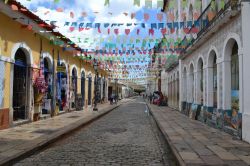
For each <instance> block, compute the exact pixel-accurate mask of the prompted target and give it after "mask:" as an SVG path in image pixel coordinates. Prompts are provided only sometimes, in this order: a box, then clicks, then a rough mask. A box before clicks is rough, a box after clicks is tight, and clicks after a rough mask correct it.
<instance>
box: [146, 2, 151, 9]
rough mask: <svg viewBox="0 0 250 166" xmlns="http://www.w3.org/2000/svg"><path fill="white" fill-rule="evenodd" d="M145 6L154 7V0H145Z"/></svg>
mask: <svg viewBox="0 0 250 166" xmlns="http://www.w3.org/2000/svg"><path fill="white" fill-rule="evenodd" d="M145 7H146V8H149V9H151V8H152V0H145Z"/></svg>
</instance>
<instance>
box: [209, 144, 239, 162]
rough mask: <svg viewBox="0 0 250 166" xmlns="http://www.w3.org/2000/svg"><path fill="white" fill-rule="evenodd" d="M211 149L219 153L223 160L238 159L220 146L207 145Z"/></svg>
mask: <svg viewBox="0 0 250 166" xmlns="http://www.w3.org/2000/svg"><path fill="white" fill-rule="evenodd" d="M207 147H208V148H209V149H210V150H211V151H213V152H214V153H215V154H216V155H218V156H219V157H220V158H221V159H222V160H238V158H237V157H236V156H235V155H233V154H232V153H230V152H228V151H226V150H225V149H223V148H221V147H220V146H207Z"/></svg>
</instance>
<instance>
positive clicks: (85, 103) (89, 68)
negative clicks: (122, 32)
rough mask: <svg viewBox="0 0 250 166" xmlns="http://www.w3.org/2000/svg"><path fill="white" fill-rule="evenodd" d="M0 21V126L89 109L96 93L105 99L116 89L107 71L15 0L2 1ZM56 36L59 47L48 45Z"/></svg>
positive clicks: (99, 100)
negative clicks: (82, 55) (80, 54)
mask: <svg viewBox="0 0 250 166" xmlns="http://www.w3.org/2000/svg"><path fill="white" fill-rule="evenodd" d="M13 5H14V6H15V10H13ZM16 8H17V9H16ZM0 20H1V27H0V129H5V128H8V127H11V126H15V125H19V124H23V123H27V122H32V121H36V120H39V119H43V118H46V117H51V116H55V115H58V114H61V113H64V112H69V111H74V110H83V108H89V107H91V106H92V105H93V102H94V100H95V98H94V97H95V94H96V96H97V97H98V99H97V100H98V102H100V103H103V102H107V100H108V97H109V96H110V95H111V94H110V93H112V89H113V90H114V89H115V87H114V86H113V85H112V84H111V83H110V81H111V80H110V79H109V78H108V76H109V75H108V72H107V71H106V70H104V69H100V68H98V69H97V70H94V67H93V63H91V61H86V60H83V59H82V58H80V57H79V56H78V55H77V54H76V53H77V52H78V53H79V51H81V49H80V48H78V47H77V46H76V45H75V44H74V43H72V42H71V41H70V40H69V39H67V38H66V37H65V36H63V35H62V34H60V33H59V32H54V31H53V27H52V25H48V24H46V23H45V22H44V21H43V20H41V19H40V18H39V17H38V16H36V15H34V14H33V13H32V12H30V11H29V10H28V9H26V8H25V7H24V6H22V5H21V4H20V3H18V2H16V1H14V0H12V1H8V3H7V4H5V3H4V2H3V1H1V2H0ZM42 32H48V33H42ZM58 37H59V38H60V40H61V41H60V43H65V44H64V45H63V46H59V45H54V44H52V42H51V40H50V39H51V38H58ZM97 63H98V62H97ZM97 73H98V74H97ZM109 84H110V85H109ZM109 89H111V92H109V91H108V90H109ZM120 89H121V88H120ZM42 91H43V92H42Z"/></svg>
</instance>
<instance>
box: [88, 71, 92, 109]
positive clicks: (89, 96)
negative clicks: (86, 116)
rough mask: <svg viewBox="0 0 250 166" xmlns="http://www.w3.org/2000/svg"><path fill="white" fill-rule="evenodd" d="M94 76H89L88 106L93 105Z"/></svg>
mask: <svg viewBox="0 0 250 166" xmlns="http://www.w3.org/2000/svg"><path fill="white" fill-rule="evenodd" d="M91 93H92V76H91V74H90V75H89V85H88V105H91V98H92V95H91Z"/></svg>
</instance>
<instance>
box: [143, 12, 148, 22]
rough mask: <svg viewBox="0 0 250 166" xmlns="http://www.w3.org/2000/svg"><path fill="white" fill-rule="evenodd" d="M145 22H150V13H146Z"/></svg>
mask: <svg viewBox="0 0 250 166" xmlns="http://www.w3.org/2000/svg"><path fill="white" fill-rule="evenodd" d="M144 20H145V21H148V20H149V14H148V13H144Z"/></svg>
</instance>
